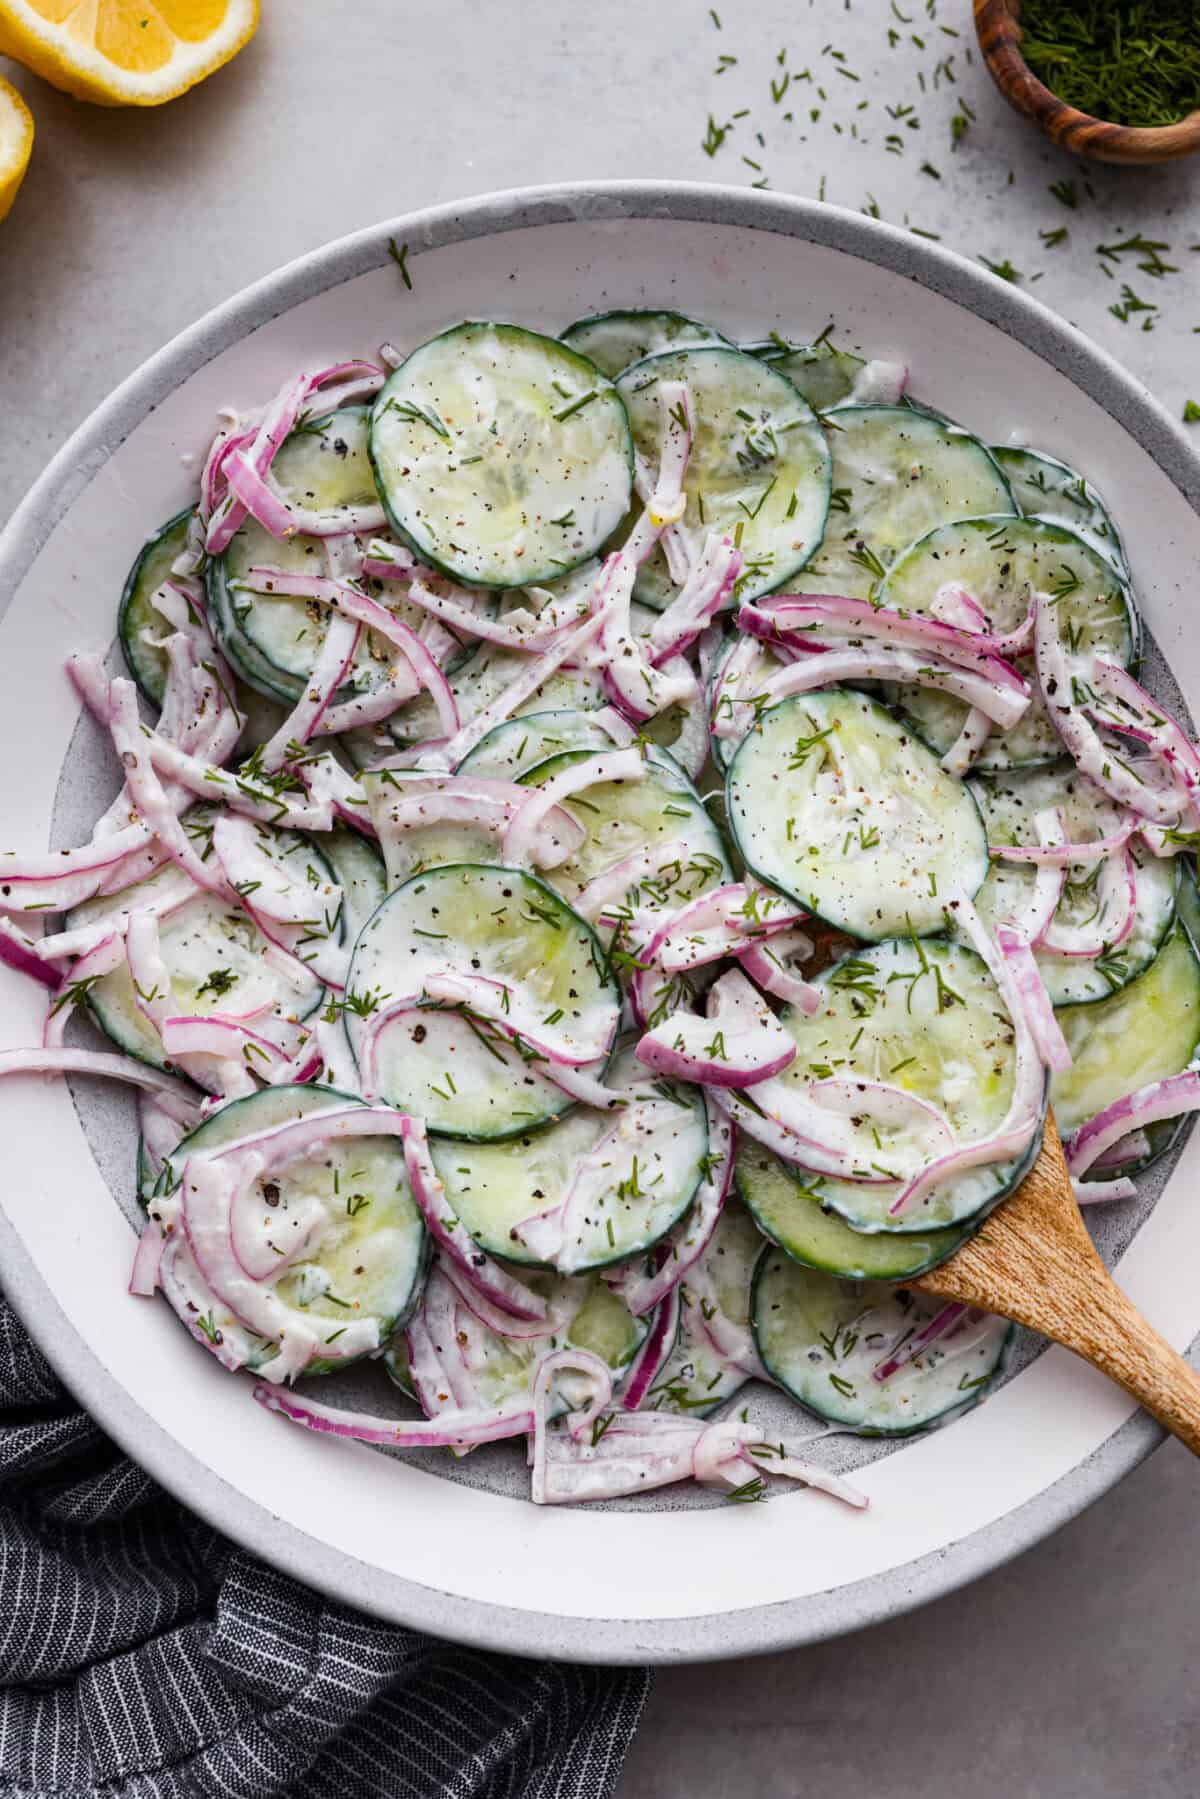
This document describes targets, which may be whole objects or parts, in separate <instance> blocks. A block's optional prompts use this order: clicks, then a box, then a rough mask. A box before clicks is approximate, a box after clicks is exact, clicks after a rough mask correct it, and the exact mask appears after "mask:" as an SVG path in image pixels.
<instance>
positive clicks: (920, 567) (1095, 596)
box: [877, 518, 1138, 772]
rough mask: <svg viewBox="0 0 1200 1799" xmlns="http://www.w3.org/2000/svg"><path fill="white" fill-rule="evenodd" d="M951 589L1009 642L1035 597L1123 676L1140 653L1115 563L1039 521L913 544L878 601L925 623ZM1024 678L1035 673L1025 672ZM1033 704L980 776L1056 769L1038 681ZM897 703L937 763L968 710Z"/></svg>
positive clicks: (903, 696) (987, 749) (923, 698)
mask: <svg viewBox="0 0 1200 1799" xmlns="http://www.w3.org/2000/svg"><path fill="white" fill-rule="evenodd" d="M946 582H955V583H958V584H959V585H961V586H962V587H965V588H966V590H967V592H968V593H969V594H970V595H971V597H972V598H973V599H975V600H976V601H978V603H979V605H981V606H982V607H983V609H984V611H985V612H986V613H987V615H988V619H989V621H990V624H991V628H992V630H993V631H995V632H997V633H998V634H1002V633H1004V632H1007V631H1012V630H1015V629H1016V628H1017V626H1018V625H1020V624H1021V623H1022V622H1023V620H1024V618H1025V616H1026V614H1027V612H1028V611H1029V596H1030V592H1031V591H1033V592H1037V593H1046V594H1049V595H1050V597H1051V598H1052V599H1053V600H1054V617H1055V620H1056V622H1057V624H1058V628H1059V631H1060V633H1061V635H1062V636H1063V638H1064V639H1065V640H1066V641H1068V642H1069V643H1071V644H1072V645H1073V646H1077V647H1078V648H1079V650H1080V651H1081V652H1082V651H1086V650H1094V651H1098V652H1099V653H1100V654H1101V655H1103V656H1106V657H1109V658H1111V659H1112V660H1114V661H1117V662H1120V663H1122V664H1123V665H1125V666H1128V665H1129V663H1130V662H1131V661H1132V660H1133V659H1134V657H1135V656H1136V654H1137V647H1138V624H1137V616H1136V614H1135V612H1134V609H1133V602H1132V598H1131V596H1130V593H1129V590H1128V588H1127V587H1125V586H1124V585H1123V584H1122V582H1121V581H1120V579H1119V578H1118V577H1117V576H1116V575H1115V573H1114V571H1113V568H1112V566H1111V564H1110V563H1108V562H1106V561H1105V560H1104V558H1103V557H1102V556H1100V555H1098V554H1097V553H1096V551H1095V550H1094V549H1092V548H1091V546H1090V545H1089V544H1086V543H1085V542H1084V541H1083V539H1082V538H1080V537H1076V536H1075V535H1074V534H1073V533H1072V532H1070V531H1065V530H1063V528H1062V527H1061V526H1060V525H1054V524H1048V523H1046V522H1045V521H1044V520H1042V519H1036V518H1022V519H1015V518H970V519H961V520H959V521H958V522H956V523H954V524H950V525H943V526H941V527H939V529H938V530H936V531H931V532H930V533H929V534H928V536H926V537H923V538H922V539H921V541H920V542H919V543H914V544H913V545H912V547H911V549H909V550H907V551H906V552H905V554H904V555H903V556H901V557H900V558H899V559H898V560H897V561H896V562H895V563H894V564H893V566H892V568H891V569H890V571H889V573H888V577H887V580H886V581H885V582H884V583H883V585H882V587H881V588H880V589H879V593H878V596H877V597H878V598H879V599H880V600H881V601H882V602H883V604H884V605H885V606H895V607H897V608H899V609H901V610H903V611H907V612H915V613H925V614H928V613H929V612H930V610H931V608H932V604H933V600H934V596H935V595H936V594H937V591H938V588H939V587H941V586H942V585H943V584H944V583H946ZM1025 672H1027V673H1032V670H1031V668H1030V667H1029V666H1028V664H1027V663H1026V667H1025ZM1032 687H1033V696H1034V697H1033V700H1032V703H1031V704H1030V706H1029V709H1028V711H1027V712H1026V713H1025V715H1024V717H1023V718H1022V719H1020V721H1019V722H1018V723H1017V724H1016V725H1014V726H1013V727H1012V729H1011V730H1008V731H1005V732H1003V733H1001V732H994V733H993V734H992V736H991V737H990V738H989V739H988V741H987V743H986V744H985V745H984V748H983V751H982V753H981V755H980V757H979V758H978V761H977V764H976V766H977V767H978V768H979V769H980V770H982V771H984V772H990V771H992V770H996V769H1007V768H1021V767H1030V766H1035V765H1037V764H1040V763H1046V762H1049V761H1054V760H1055V759H1056V758H1057V757H1059V756H1060V755H1061V754H1062V744H1061V741H1060V739H1059V737H1058V734H1057V732H1056V731H1055V729H1054V727H1053V725H1052V724H1051V723H1050V720H1049V719H1048V718H1047V716H1046V712H1045V708H1044V707H1043V705H1042V702H1041V697H1040V695H1039V693H1038V689H1037V683H1036V681H1034V682H1032ZM898 694H899V699H900V701H901V703H902V704H903V706H904V708H905V710H906V711H907V712H908V713H909V714H910V715H911V717H912V718H913V720H914V722H915V724H916V727H917V729H918V730H919V731H920V732H921V735H922V736H923V737H924V738H925V740H926V742H927V743H929V744H931V745H932V747H933V748H934V749H936V750H937V752H938V754H939V755H942V754H944V753H945V751H946V750H948V749H949V748H950V745H951V744H952V743H953V742H954V740H955V738H956V737H957V736H958V733H959V731H960V730H961V728H962V724H963V720H964V719H965V717H966V714H967V708H966V706H965V705H964V704H963V702H962V701H961V700H956V699H952V698H949V697H948V696H947V695H945V694H941V693H934V692H932V691H931V690H930V689H929V688H902V689H899V690H898Z"/></svg>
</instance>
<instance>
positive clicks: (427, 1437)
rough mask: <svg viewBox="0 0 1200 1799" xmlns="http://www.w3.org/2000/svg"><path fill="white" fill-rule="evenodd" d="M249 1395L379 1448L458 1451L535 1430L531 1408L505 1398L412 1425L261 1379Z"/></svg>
mask: <svg viewBox="0 0 1200 1799" xmlns="http://www.w3.org/2000/svg"><path fill="white" fill-rule="evenodd" d="M268 1366H269V1364H268ZM253 1397H254V1398H255V1399H257V1401H258V1403H259V1405H261V1406H265V1407H266V1409H267V1410H268V1411H269V1412H279V1413H280V1414H281V1415H282V1416H283V1417H285V1418H290V1419H291V1421H292V1423H293V1424H302V1425H303V1426H304V1427H305V1429H306V1430H314V1431H322V1432H324V1433H325V1434H326V1435H328V1436H333V1437H346V1438H349V1439H350V1440H352V1441H353V1442H355V1443H374V1444H376V1445H377V1446H378V1447H379V1448H381V1449H459V1448H466V1447H467V1446H469V1445H473V1444H476V1443H498V1442H500V1441H501V1440H502V1439H503V1438H505V1437H523V1436H525V1435H526V1434H527V1433H528V1432H529V1431H531V1430H532V1429H533V1412H532V1410H531V1409H530V1406H529V1402H528V1400H526V1399H524V1398H520V1399H516V1400H509V1401H507V1402H506V1404H505V1405H503V1406H498V1407H497V1408H496V1409H495V1410H494V1411H488V1412H459V1411H444V1412H442V1413H440V1414H439V1416H438V1418H437V1420H436V1421H435V1422H432V1423H430V1422H425V1421H422V1422H420V1423H416V1422H412V1421H410V1420H408V1419H400V1418H381V1417H378V1416H375V1415H373V1414H372V1413H370V1412H348V1411H346V1410H345V1409H344V1408H342V1407H339V1406H331V1405H325V1404H324V1403H323V1402H322V1401H320V1400H317V1399H309V1398H308V1397H307V1396H305V1397H304V1398H301V1397H300V1396H299V1395H298V1394H296V1393H288V1392H284V1391H283V1390H282V1389H281V1388H279V1387H269V1386H267V1385H266V1384H265V1383H264V1382H262V1381H260V1382H259V1383H258V1385H257V1386H256V1387H254V1389H253Z"/></svg>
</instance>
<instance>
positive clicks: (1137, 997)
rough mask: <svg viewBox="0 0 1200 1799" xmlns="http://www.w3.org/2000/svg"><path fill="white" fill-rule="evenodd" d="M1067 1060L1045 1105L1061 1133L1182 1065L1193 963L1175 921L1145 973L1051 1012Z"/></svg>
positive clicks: (1194, 1012)
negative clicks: (1107, 994)
mask: <svg viewBox="0 0 1200 1799" xmlns="http://www.w3.org/2000/svg"><path fill="white" fill-rule="evenodd" d="M1058 1022H1059V1024H1060V1025H1061V1026H1062V1032H1063V1036H1064V1037H1065V1038H1066V1040H1067V1047H1068V1048H1069V1050H1070V1051H1071V1057H1072V1061H1071V1066H1070V1068H1068V1069H1065V1070H1064V1071H1063V1072H1062V1073H1060V1074H1056V1075H1055V1076H1054V1080H1053V1083H1052V1085H1051V1089H1050V1098H1051V1103H1052V1105H1053V1107H1054V1116H1055V1119H1056V1120H1057V1123H1058V1128H1059V1130H1060V1131H1061V1132H1062V1133H1063V1135H1064V1136H1066V1135H1067V1133H1068V1132H1070V1131H1075V1130H1078V1129H1079V1126H1080V1125H1081V1124H1084V1123H1085V1122H1086V1121H1087V1120H1088V1119H1089V1118H1094V1117H1095V1115H1096V1113H1097V1112H1102V1111H1103V1110H1104V1108H1105V1106H1109V1105H1111V1104H1112V1103H1113V1101H1114V1100H1117V1099H1121V1098H1123V1097H1124V1095H1125V1094H1127V1093H1136V1092H1137V1090H1138V1088H1139V1087H1145V1086H1148V1085H1149V1084H1150V1082H1152V1081H1161V1080H1166V1079H1167V1077H1168V1076H1169V1075H1173V1074H1179V1073H1181V1072H1182V1070H1183V1069H1185V1068H1189V1067H1190V1066H1191V1065H1192V1063H1193V1061H1194V1060H1195V1058H1196V1052H1197V1049H1198V1048H1200V961H1198V960H1197V955H1196V951H1195V949H1194V948H1193V947H1192V942H1191V939H1190V938H1189V936H1188V934H1187V932H1186V931H1185V930H1183V929H1182V928H1181V927H1179V926H1176V928H1175V930H1174V931H1172V933H1171V935H1170V937H1168V939H1167V941H1166V943H1165V945H1164V946H1163V948H1162V949H1161V950H1160V952H1159V954H1158V955H1157V956H1156V957H1155V959H1154V961H1153V962H1152V963H1151V964H1150V966H1149V968H1148V969H1147V970H1146V972H1145V974H1143V975H1140V976H1139V977H1138V979H1137V980H1136V981H1131V982H1130V983H1129V985H1128V986H1127V987H1123V988H1122V989H1121V991H1120V992H1119V993H1114V994H1113V996H1112V998H1111V999H1104V1000H1099V1001H1097V1002H1096V1003H1094V1004H1092V1005H1085V1006H1067V1007H1064V1009H1063V1010H1062V1011H1060V1012H1059V1013H1058Z"/></svg>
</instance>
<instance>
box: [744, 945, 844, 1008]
mask: <svg viewBox="0 0 1200 1799" xmlns="http://www.w3.org/2000/svg"><path fill="white" fill-rule="evenodd" d="M812 953H813V943H812V938H811V937H809V936H808V935H807V934H806V933H805V932H804V931H779V932H777V933H776V934H775V935H774V936H772V937H771V938H769V939H765V940H763V941H762V942H758V943H749V944H747V945H745V947H744V948H742V949H737V950H735V951H734V955H735V956H736V957H737V960H738V962H739V964H740V965H741V967H742V970H743V971H744V973H746V974H748V975H749V976H750V979H751V980H752V981H755V982H756V983H757V984H758V986H760V987H761V988H762V989H763V991H764V992H765V993H769V994H771V995H772V997H773V998H775V999H781V1000H783V1001H784V1003H785V1004H787V1005H789V1006H796V1007H798V1008H799V1010H800V1011H801V1012H804V1013H805V1014H807V1016H808V1017H810V1018H811V1017H814V1016H815V1015H816V1013H818V1012H819V1011H820V1010H821V1006H822V1005H823V1003H824V1002H823V1000H822V998H821V990H820V988H819V987H814V986H813V984H812V982H811V981H806V980H804V979H803V977H802V976H800V975H797V974H793V973H792V972H791V970H790V969H789V968H788V966H787V959H788V957H789V956H791V957H793V958H794V959H795V960H796V961H798V962H803V961H806V960H807V959H808V957H809V956H811V955H812Z"/></svg>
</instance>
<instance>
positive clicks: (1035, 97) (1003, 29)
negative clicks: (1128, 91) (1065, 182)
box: [975, 0, 1200, 163]
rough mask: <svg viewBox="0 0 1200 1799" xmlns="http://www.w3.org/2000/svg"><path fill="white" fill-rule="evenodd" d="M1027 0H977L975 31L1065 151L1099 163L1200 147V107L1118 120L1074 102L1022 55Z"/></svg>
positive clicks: (999, 73) (1151, 158) (1023, 103)
mask: <svg viewBox="0 0 1200 1799" xmlns="http://www.w3.org/2000/svg"><path fill="white" fill-rule="evenodd" d="M1020 13H1021V0H975V30H976V31H977V33H978V34H979V47H980V49H981V50H982V51H983V56H984V61H985V62H986V63H987V66H988V68H989V69H990V70H991V73H992V79H993V81H994V82H995V83H996V86H997V87H998V88H999V89H1000V92H1001V93H1002V94H1003V95H1004V98H1005V99H1006V100H1007V101H1008V103H1009V105H1010V106H1015V107H1016V109H1017V111H1018V112H1020V113H1024V115H1025V117H1026V118H1027V119H1032V120H1033V121H1034V123H1035V124H1037V125H1040V126H1041V128H1042V130H1043V131H1044V132H1045V133H1046V135H1047V137H1049V138H1051V139H1052V140H1053V141H1054V143H1056V144H1057V145H1058V147H1059V149H1060V150H1069V151H1070V152H1071V154H1072V155H1074V156H1090V157H1093V158H1094V159H1095V160H1096V161H1097V162H1122V163H1153V162H1173V161H1174V160H1175V159H1176V158H1177V157H1180V156H1190V155H1191V153H1192V151H1193V150H1200V111H1197V112H1193V113H1189V114H1188V116H1187V118H1185V119H1180V120H1179V122H1178V123H1177V124H1175V125H1155V126H1146V125H1113V124H1111V123H1110V122H1109V121H1108V120H1107V119H1093V118H1091V117H1090V116H1089V115H1088V114H1087V113H1086V112H1080V111H1078V109H1077V108H1076V107H1074V106H1068V105H1067V103H1066V101H1065V100H1060V99H1059V98H1058V96H1057V94H1052V93H1051V92H1050V89H1049V88H1048V87H1044V86H1043V85H1042V83H1041V82H1040V81H1039V80H1038V79H1037V76H1036V75H1034V74H1033V73H1032V72H1031V70H1030V69H1029V67H1028V65H1027V63H1026V61H1025V58H1024V57H1023V56H1022V55H1021V25H1020Z"/></svg>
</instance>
